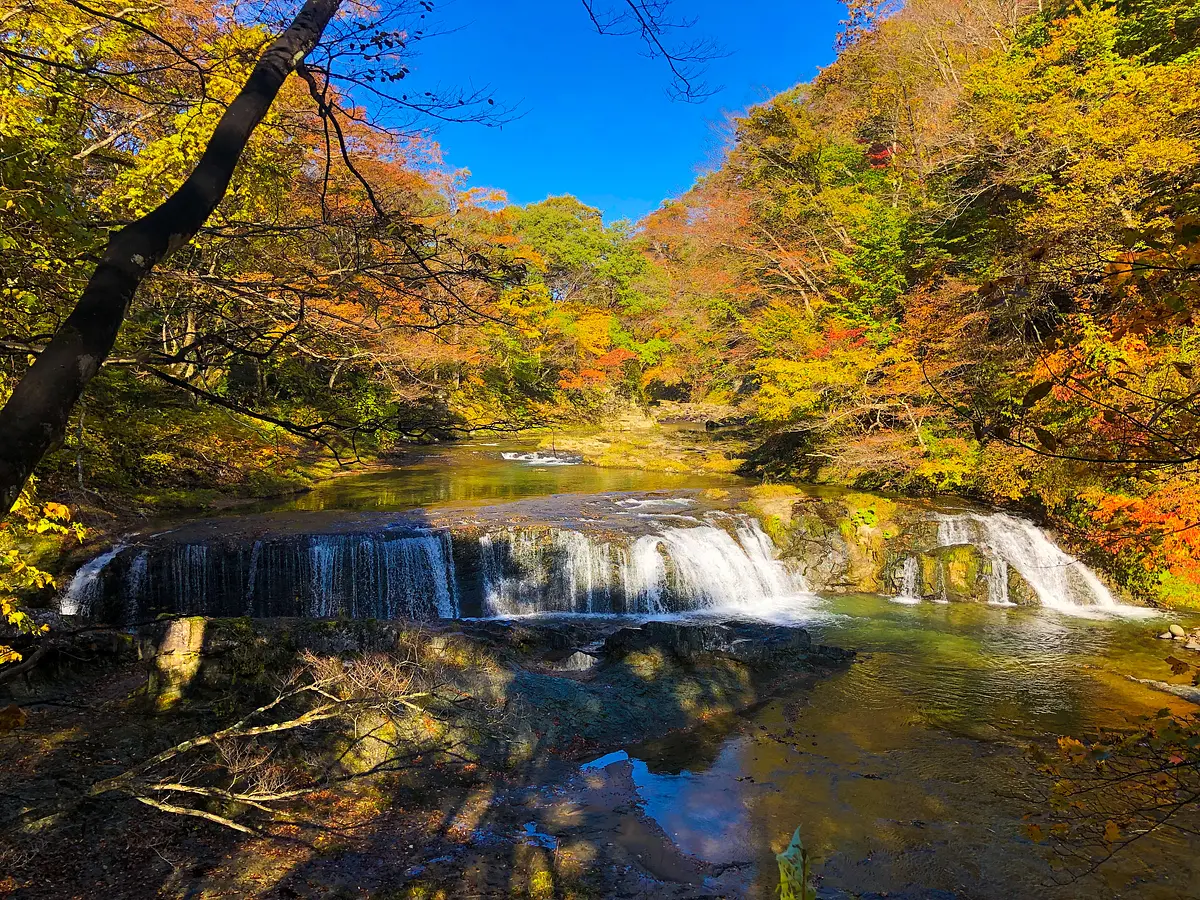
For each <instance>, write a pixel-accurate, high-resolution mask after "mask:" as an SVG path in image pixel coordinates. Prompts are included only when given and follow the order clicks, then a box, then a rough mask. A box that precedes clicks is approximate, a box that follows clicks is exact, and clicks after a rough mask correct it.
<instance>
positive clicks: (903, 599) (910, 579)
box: [892, 556, 921, 603]
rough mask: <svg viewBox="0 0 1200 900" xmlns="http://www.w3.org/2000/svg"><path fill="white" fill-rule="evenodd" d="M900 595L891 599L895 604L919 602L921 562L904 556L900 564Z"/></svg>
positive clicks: (913, 557)
mask: <svg viewBox="0 0 1200 900" xmlns="http://www.w3.org/2000/svg"><path fill="white" fill-rule="evenodd" d="M899 575H900V593H899V594H897V595H896V596H895V597H893V598H892V599H893V600H894V601H895V602H897V603H920V602H921V561H920V560H919V559H917V558H916V557H915V556H906V557H904V559H903V560H901V562H900V570H899Z"/></svg>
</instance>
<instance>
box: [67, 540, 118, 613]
mask: <svg viewBox="0 0 1200 900" xmlns="http://www.w3.org/2000/svg"><path fill="white" fill-rule="evenodd" d="M124 549H125V545H124V544H115V545H113V547H112V548H111V549H109V550H106V551H105V552H104V553H101V554H100V555H99V556H96V557H94V558H92V559H89V560H88V561H87V562H85V563H84V564H83V565H82V566H80V567H79V569H78V570H77V571H76V572H75V577H74V578H72V579H71V583H70V584H69V585H67V589H66V591H65V592H64V593H63V596H62V599H61V600H60V601H59V607H58V608H59V612H61V613H62V614H63V615H64V616H86V615H89V614H90V613H91V612H92V607H93V606H94V605H95V603H96V601H97V600H99V599H100V595H101V593H102V592H103V590H104V582H103V581H102V578H101V576H102V573H103V572H104V570H105V568H106V567H107V566H108V564H109V563H110V562H112V561H113V560H114V559H116V557H117V555H118V554H119V553H120V552H121V551H122V550H124Z"/></svg>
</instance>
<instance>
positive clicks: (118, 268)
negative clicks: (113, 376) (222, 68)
mask: <svg viewBox="0 0 1200 900" xmlns="http://www.w3.org/2000/svg"><path fill="white" fill-rule="evenodd" d="M341 2H342V0H306V2H305V4H304V6H303V7H302V8H301V10H300V12H299V13H298V14H297V15H296V18H295V19H293V20H292V23H291V24H290V25H289V26H288V28H287V29H286V30H285V31H284V32H283V33H282V34H280V35H279V37H278V38H277V39H276V40H275V41H274V42H272V44H271V45H270V46H269V47H268V48H267V49H266V50H265V51H264V52H263V54H262V56H261V57H259V59H258V62H257V64H256V65H255V66H254V70H253V71H252V72H251V73H250V77H249V79H247V81H246V84H245V86H244V87H243V88H242V90H241V91H240V92H239V93H238V95H237V97H235V98H234V100H233V102H232V103H231V104H230V105H229V108H228V109H226V110H225V114H224V115H223V116H221V120H220V122H218V123H217V127H216V129H215V130H214V131H213V135H212V137H211V138H210V139H209V142H208V146H207V147H206V148H205V150H204V154H203V155H202V156H201V157H200V161H199V162H198V163H197V164H196V168H195V170H194V171H193V172H192V174H191V175H189V176H188V178H187V180H186V181H184V183H183V184H182V185H181V186H180V188H179V190H177V191H176V192H175V193H174V194H172V195H171V196H170V197H168V198H167V199H166V200H165V201H164V202H163V204H162V205H161V206H159V207H158V208H156V209H154V210H153V211H151V212H149V213H147V214H146V215H145V216H143V217H142V218H140V219H138V220H137V221H136V222H133V223H131V224H129V225H127V226H126V227H124V228H122V229H121V230H120V231H117V232H114V233H113V235H112V236H111V237H110V238H109V241H108V246H107V248H106V249H105V251H104V256H103V257H102V258H101V260H100V263H99V264H98V265H97V266H96V270H95V271H94V272H93V273H92V277H91V278H90V279H89V281H88V283H87V286H86V287H85V288H84V289H83V293H82V295H81V296H80V298H79V302H78V304H76V306H75V309H74V310H73V311H72V313H71V314H70V315H69V316H68V317H67V319H66V320H65V321H64V322H63V324H62V325H61V326H60V327H59V329H58V331H57V332H55V335H54V337H53V339H52V340H51V341H50V343H49V344H48V345H47V346H46V349H45V350H43V351H42V352H41V354H40V355H39V356H38V358H37V361H36V362H34V364H33V366H31V367H30V369H29V371H28V372H26V373H25V377H24V378H22V379H21V381H20V382H19V383H18V384H17V387H16V390H14V391H13V393H12V396H11V397H9V399H8V402H7V403H6V404H5V405H4V408H3V409H2V410H0V516H2V515H4V514H7V512H8V511H9V510H10V509H11V508H12V505H13V504H14V503H15V502H16V500H17V497H18V495H19V494H20V492H21V489H22V488H23V487H24V486H25V482H26V481H28V480H29V476H30V475H31V474H33V470H34V468H35V467H36V466H37V464H38V462H39V461H40V460H41V458H42V457H43V456H44V455H45V454H46V452H47V451H48V450H49V449H50V448H51V447H52V446H54V445H55V444H56V443H58V442H59V441H61V440H62V437H63V434H64V432H65V430H66V427H67V420H68V418H69V417H70V415H71V410H72V408H73V407H74V406H75V404H76V402H77V401H78V400H79V397H80V395H81V394H82V393H83V391H84V389H85V388H86V387H87V385H88V382H90V381H91V380H92V378H93V377H94V376H95V375H96V373H97V372H98V371H100V366H101V365H102V364H103V363H104V360H105V359H106V358H107V357H108V355H109V353H110V352H112V348H113V344H114V343H115V342H116V339H117V334H118V332H120V330H121V323H122V322H123V321H124V319H125V315H126V313H127V312H128V309H129V303H130V301H131V300H132V299H133V295H134V292H136V291H137V288H138V285H140V284H141V283H142V281H143V280H144V279H145V278H146V276H147V275H148V274H149V273H150V270H151V269H153V268H154V266H155V265H157V264H158V263H159V262H161V261H162V260H163V259H164V258H165V257H166V256H167V255H168V254H169V253H171V252H172V251H174V250H176V249H178V248H179V247H182V246H183V245H184V244H186V243H187V242H188V241H190V240H191V239H192V238H193V237H194V236H195V234H196V232H197V231H199V230H200V228H201V226H203V225H204V223H205V221H207V220H208V217H209V216H210V215H212V212H213V210H214V209H216V207H217V204H218V203H220V202H221V198H222V197H224V196H225V191H226V190H227V189H228V187H229V181H230V179H231V178H232V177H233V171H234V168H235V167H236V166H237V162H238V159H239V158H240V157H241V155H242V151H243V150H244V149H245V147H246V144H247V142H248V141H249V140H250V135H251V134H252V133H253V132H254V129H255V128H256V127H257V126H258V123H259V122H261V121H262V119H263V117H264V116H265V115H266V114H267V111H268V110H269V109H270V108H271V104H272V103H273V102H274V100H275V96H276V94H278V93H279V89H280V87H282V85H283V82H284V80H285V79H286V78H287V76H288V74H289V73H291V72H292V71H293V70H294V69H295V68H296V66H297V65H298V64H299V63H300V62H301V61H302V60H303V59H304V58H305V57H306V56H307V55H308V54H309V53H310V52H311V51H312V49H313V47H315V46H316V44H317V42H318V41H319V40H320V39H321V35H322V34H323V33H324V31H325V27H326V26H327V25H328V24H329V21H330V20H331V19H332V18H333V16H334V14H335V13H336V12H337V10H338V7H339V6H340V5H341Z"/></svg>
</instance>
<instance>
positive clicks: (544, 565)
mask: <svg viewBox="0 0 1200 900" xmlns="http://www.w3.org/2000/svg"><path fill="white" fill-rule="evenodd" d="M730 518H731V519H732V522H731V525H732V527H731V530H726V529H725V528H723V527H720V526H719V525H716V524H712V523H707V524H702V525H697V526H695V527H672V528H665V529H663V530H661V531H660V532H659V533H657V534H650V535H643V536H641V537H639V538H637V539H636V540H634V541H633V543H632V544H631V545H628V546H626V545H619V544H616V543H614V541H612V540H611V539H609V538H606V537H603V536H593V535H589V534H585V533H583V532H579V531H573V530H566V529H546V528H541V529H533V528H509V529H506V530H504V531H501V532H493V533H490V534H485V535H483V536H482V537H481V538H480V540H479V547H480V555H481V570H482V576H483V583H484V588H483V592H484V612H485V614H487V615H493V616H505V615H517V614H521V613H532V612H580V613H586V612H606V613H617V612H625V613H647V614H661V613H665V612H668V611H670V610H691V609H736V610H739V611H741V612H749V613H754V612H757V611H763V610H764V609H765V608H766V607H768V606H770V605H771V602H772V601H779V600H781V599H786V598H789V597H794V596H795V595H796V594H798V593H804V592H806V591H807V587H806V586H805V584H804V581H803V579H801V578H800V577H799V576H797V575H794V574H792V573H790V572H789V571H788V570H787V569H786V568H785V567H784V566H783V564H782V563H780V562H779V561H778V560H777V559H776V558H775V547H774V545H773V544H772V543H771V539H770V538H769V537H767V535H766V534H765V533H764V532H763V531H762V529H761V527H759V525H758V523H757V522H756V521H754V520H753V519H749V518H746V517H742V516H736V517H730Z"/></svg>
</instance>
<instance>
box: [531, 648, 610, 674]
mask: <svg viewBox="0 0 1200 900" xmlns="http://www.w3.org/2000/svg"><path fill="white" fill-rule="evenodd" d="M599 662H600V659H599V657H597V656H593V655H592V654H591V653H588V652H587V651H585V650H574V651H571V652H561V651H560V652H558V653H551V654H549V655H548V656H546V658H545V659H543V660H542V665H544V666H545V667H546V668H547V669H553V670H554V671H555V672H586V671H588V670H589V669H594V668H595V667H596V666H597V664H599Z"/></svg>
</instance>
